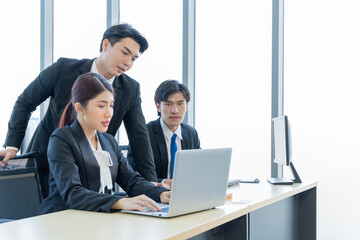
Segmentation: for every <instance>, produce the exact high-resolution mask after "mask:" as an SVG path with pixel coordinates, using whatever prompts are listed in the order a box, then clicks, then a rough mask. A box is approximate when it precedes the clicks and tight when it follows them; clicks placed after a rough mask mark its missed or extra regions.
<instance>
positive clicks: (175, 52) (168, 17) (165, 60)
mask: <svg viewBox="0 0 360 240" xmlns="http://www.w3.org/2000/svg"><path fill="white" fill-rule="evenodd" d="M149 9H151V11H150V10H149ZM164 9H166V10H164ZM120 21H121V22H122V23H124V22H126V23H129V24H131V25H132V26H133V27H134V28H135V29H137V30H138V31H139V32H140V33H142V34H143V35H144V36H145V37H146V39H147V40H148V42H149V48H148V50H147V51H145V52H144V54H142V55H141V56H140V58H139V59H137V60H136V62H135V64H134V66H133V68H132V69H130V70H129V71H128V72H126V74H128V75H129V76H130V77H132V78H134V79H135V80H137V81H138V82H139V83H140V90H141V99H142V109H143V113H144V116H145V120H146V122H149V121H152V120H155V119H157V118H158V116H157V111H156V108H155V103H154V94H155V90H156V88H157V87H158V86H159V84H160V83H161V82H163V81H165V80H168V79H174V80H178V81H179V82H181V81H182V1H168V0H158V1H148V0H136V1H134V0H121V1H120ZM120 144H121V145H125V144H128V140H127V137H126V132H125V131H124V127H123V125H122V126H121V130H120Z"/></svg>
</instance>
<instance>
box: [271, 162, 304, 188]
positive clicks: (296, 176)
mask: <svg viewBox="0 0 360 240" xmlns="http://www.w3.org/2000/svg"><path fill="white" fill-rule="evenodd" d="M290 170H291V172H292V174H293V176H294V178H293V179H289V178H268V179H267V180H268V182H269V183H271V184H274V185H280V184H281V185H291V184H293V183H302V181H301V179H300V177H299V174H298V173H297V171H296V169H295V167H294V164H293V163H292V162H290Z"/></svg>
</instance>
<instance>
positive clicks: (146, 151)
mask: <svg viewBox="0 0 360 240" xmlns="http://www.w3.org/2000/svg"><path fill="white" fill-rule="evenodd" d="M93 61H94V59H83V60H77V59H67V58H60V59H59V60H58V61H57V62H56V63H54V64H52V65H51V66H50V67H48V68H46V69H45V70H43V71H42V72H41V73H40V74H39V76H38V77H37V78H36V79H35V80H34V81H33V82H31V83H30V85H29V86H28V87H27V88H26V89H25V90H24V92H23V93H22V94H21V95H20V96H19V97H18V99H17V101H16V103H15V106H14V108H13V111H12V114H11V118H10V121H9V124H8V133H7V137H6V142H5V144H4V146H13V147H18V148H19V147H20V145H21V142H22V140H23V138H24V134H25V130H26V126H27V124H28V121H29V118H30V116H31V113H32V112H33V111H34V110H35V109H36V107H37V106H39V105H40V104H41V103H42V102H43V101H45V100H46V99H47V98H48V97H50V103H49V108H48V110H47V112H46V114H45V116H44V118H43V119H42V120H41V122H40V124H39V126H38V127H37V129H36V131H35V133H34V135H33V137H32V140H31V142H30V144H29V148H28V150H27V151H41V152H42V158H41V159H40V160H38V161H37V165H38V168H39V175H40V178H41V180H40V181H41V184H42V188H45V189H43V194H44V195H45V196H46V195H47V191H46V189H47V188H48V176H49V170H48V168H49V166H48V161H47V147H48V141H49V138H50V135H51V134H52V132H53V131H54V130H55V129H56V128H57V127H58V125H59V121H60V118H61V115H62V113H63V110H64V108H65V106H66V104H67V103H68V102H69V100H70V94H71V88H72V85H73V83H74V82H75V80H76V79H77V77H78V76H80V75H81V74H83V73H87V72H89V71H90V69H91V65H92V63H93ZM113 87H114V90H115V105H114V115H113V118H112V120H111V122H110V125H109V128H108V131H107V132H108V133H110V134H111V135H115V133H116V131H117V130H118V129H119V127H120V125H121V123H122V121H124V124H125V128H126V131H127V135H128V138H129V142H130V145H131V147H132V148H133V149H134V159H135V162H136V164H137V166H138V170H139V173H140V174H141V175H142V176H143V177H144V178H145V179H147V180H149V181H155V180H156V173H155V166H154V160H153V154H152V150H151V147H150V141H149V134H148V131H147V129H146V125H145V119H144V115H143V113H142V109H141V99H140V85H139V83H138V82H136V81H135V80H134V79H132V78H130V77H129V76H127V75H126V74H124V73H123V74H121V75H120V76H119V77H116V78H115V80H114V83H113Z"/></svg>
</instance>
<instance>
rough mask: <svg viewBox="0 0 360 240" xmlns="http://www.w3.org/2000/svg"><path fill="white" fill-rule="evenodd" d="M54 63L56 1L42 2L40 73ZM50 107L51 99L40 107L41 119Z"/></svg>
mask: <svg viewBox="0 0 360 240" xmlns="http://www.w3.org/2000/svg"><path fill="white" fill-rule="evenodd" d="M53 61H54V0H41V2H40V71H42V70H44V69H45V68H47V67H48V66H50V65H51V64H52V63H53ZM48 106H49V99H47V100H46V101H45V102H43V103H42V104H41V105H40V119H42V118H43V117H44V115H45V113H46V110H47V108H48Z"/></svg>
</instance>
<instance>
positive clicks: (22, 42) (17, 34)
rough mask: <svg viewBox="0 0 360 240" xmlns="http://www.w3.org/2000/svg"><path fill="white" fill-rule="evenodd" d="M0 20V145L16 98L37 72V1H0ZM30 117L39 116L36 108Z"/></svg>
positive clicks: (38, 46)
mask: <svg viewBox="0 0 360 240" xmlns="http://www.w3.org/2000/svg"><path fill="white" fill-rule="evenodd" d="M28 9H31V11H28ZM0 22H1V23H2V25H1V38H0V44H1V46H3V48H2V53H1V55H2V56H1V60H0V61H1V62H0V65H1V73H2V76H1V80H2V81H1V84H2V89H3V91H2V93H1V94H0V102H2V103H3V104H2V106H1V113H2V117H1V118H0V139H1V141H2V143H1V144H3V143H4V141H5V137H6V133H7V124H8V121H9V119H10V115H11V112H12V109H13V106H14V104H15V101H16V99H17V97H18V96H19V95H20V94H21V93H22V91H23V90H24V89H25V88H26V86H27V85H28V84H29V83H30V82H31V81H32V80H34V79H35V78H36V76H37V75H38V74H39V72H40V1H27V0H18V1H1V2H0ZM33 116H34V117H39V110H38V109H37V111H36V112H34V113H33Z"/></svg>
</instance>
